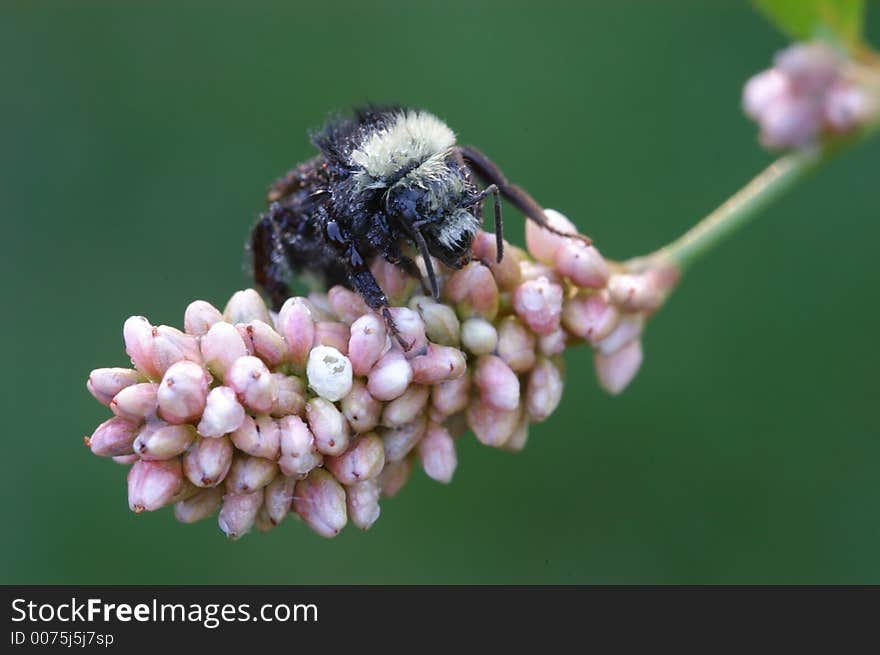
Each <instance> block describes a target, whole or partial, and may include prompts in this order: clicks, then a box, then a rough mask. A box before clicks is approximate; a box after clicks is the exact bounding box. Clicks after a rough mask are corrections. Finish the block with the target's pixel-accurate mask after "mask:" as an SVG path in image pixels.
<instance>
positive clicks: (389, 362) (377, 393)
mask: <svg viewBox="0 0 880 655" xmlns="http://www.w3.org/2000/svg"><path fill="white" fill-rule="evenodd" d="M418 359H421V358H418ZM412 380H413V369H412V366H411V365H410V362H408V361H407V359H406V357H404V356H403V353H401V352H400V350H398V349H393V350H389V351H388V352H387V353H385V354H384V355H383V356H382V357H381V358H380V359H379V361H377V362H376V364H375V366H373V368H372V369H370V372H369V373H368V374H367V389H368V390H369V392H370V395H371V396H373V398H375V399H376V400H382V401H388V400H394V399H395V398H397V397H398V396H401V395H403V392H404V391H406V389H407V387H409V383H410V382H412Z"/></svg>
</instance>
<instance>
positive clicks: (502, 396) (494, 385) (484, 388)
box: [474, 355, 519, 409]
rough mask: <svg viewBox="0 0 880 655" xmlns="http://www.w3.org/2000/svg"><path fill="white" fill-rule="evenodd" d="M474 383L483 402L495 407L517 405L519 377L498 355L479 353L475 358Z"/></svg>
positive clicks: (505, 407)
mask: <svg viewBox="0 0 880 655" xmlns="http://www.w3.org/2000/svg"><path fill="white" fill-rule="evenodd" d="M474 384H476V385H477V388H478V389H479V390H480V397H481V398H482V399H483V402H484V403H486V404H488V405H490V406H491V407H493V408H495V409H516V408H517V407H519V378H517V377H516V373H514V372H513V371H512V370H511V369H510V367H509V366H508V365H507V364H506V363H505V362H504V360H503V359H501V358H500V357H496V356H495V355H481V356H480V357H479V358H478V359H477V368H476V372H475V373H474Z"/></svg>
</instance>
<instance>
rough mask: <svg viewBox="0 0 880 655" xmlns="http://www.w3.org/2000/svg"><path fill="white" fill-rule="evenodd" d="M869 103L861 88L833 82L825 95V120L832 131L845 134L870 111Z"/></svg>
mask: <svg viewBox="0 0 880 655" xmlns="http://www.w3.org/2000/svg"><path fill="white" fill-rule="evenodd" d="M870 104H871V103H870V101H869V99H868V97H867V95H866V94H865V92H864V91H863V90H862V89H860V88H857V87H855V86H853V85H851V84H845V83H838V84H835V85H834V86H832V87H831V89H830V90H829V91H828V95H827V96H826V97H825V105H824V118H825V122H826V124H827V125H828V127H829V128H830V129H831V131H832V132H834V133H836V134H846V133H848V132H850V131H852V130H853V128H855V127H857V126H858V125H859V124H860V123H861V122H863V121H864V120H865V119H866V117H867V116H868V115H869V114H870V113H871V108H870Z"/></svg>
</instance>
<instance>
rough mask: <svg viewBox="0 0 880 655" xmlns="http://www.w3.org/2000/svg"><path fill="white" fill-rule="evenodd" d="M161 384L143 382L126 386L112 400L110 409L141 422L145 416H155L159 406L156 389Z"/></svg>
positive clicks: (131, 419) (127, 418) (123, 416)
mask: <svg viewBox="0 0 880 655" xmlns="http://www.w3.org/2000/svg"><path fill="white" fill-rule="evenodd" d="M158 387H159V385H158V384H155V383H154V382H141V383H138V384H133V385H131V386H129V387H125V388H124V389H123V390H122V391H120V392H119V393H118V394H116V395H115V396H113V400H111V401H110V410H111V411H112V412H113V413H114V414H116V415H117V416H121V417H122V418H124V419H126V420H128V421H131V422H133V423H139V422H141V421H143V420H144V419H145V418H148V417H151V416H155V415H156V409H157V408H158V400H157V399H156V391H157V389H158Z"/></svg>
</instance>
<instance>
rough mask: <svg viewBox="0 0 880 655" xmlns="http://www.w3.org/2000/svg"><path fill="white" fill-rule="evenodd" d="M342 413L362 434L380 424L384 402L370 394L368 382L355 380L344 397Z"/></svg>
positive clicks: (355, 430)
mask: <svg viewBox="0 0 880 655" xmlns="http://www.w3.org/2000/svg"><path fill="white" fill-rule="evenodd" d="M342 413H343V415H344V416H345V420H346V421H348V424H349V425H350V426H351V428H352V430H354V432H355V433H358V434H362V433H364V432H369V431H370V430H372V429H373V428H375V427H376V426H377V425H379V417H380V416H381V415H382V403H381V402H379V401H378V400H376V399H375V398H373V396H371V395H370V392H369V390H367V385H366V384H364V383H363V382H361V381H360V380H355V381H354V384H353V385H352V388H351V391H349V392H348V395H347V396H346V397H345V398H343V399H342Z"/></svg>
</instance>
